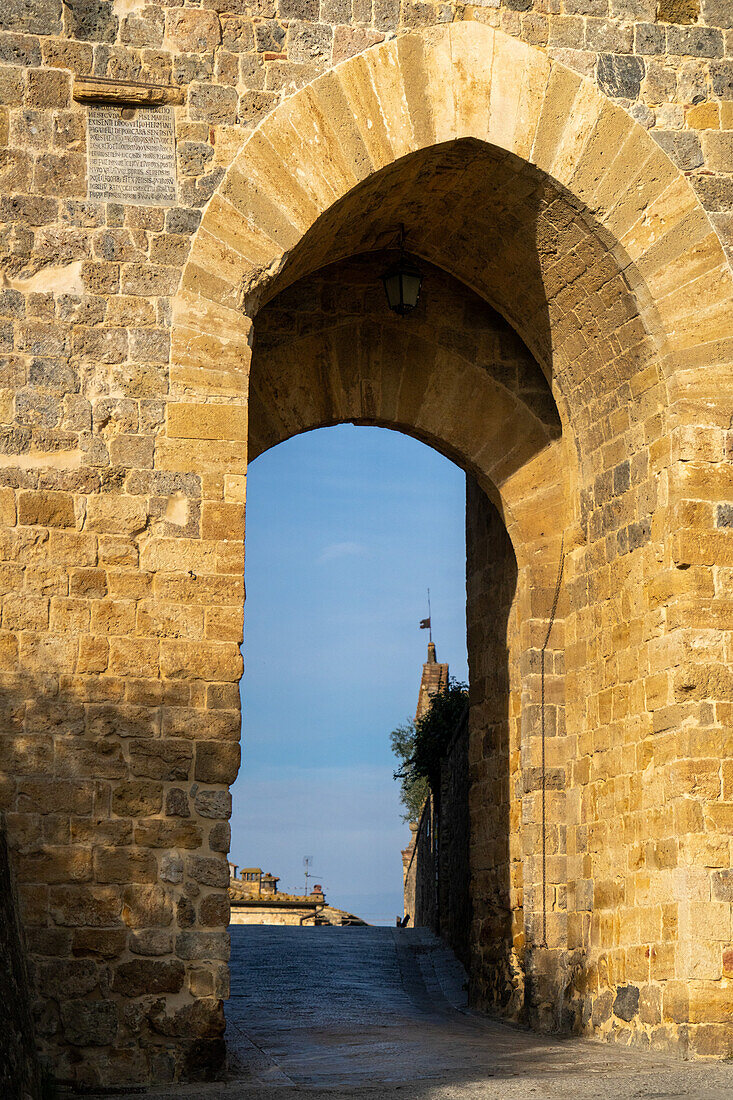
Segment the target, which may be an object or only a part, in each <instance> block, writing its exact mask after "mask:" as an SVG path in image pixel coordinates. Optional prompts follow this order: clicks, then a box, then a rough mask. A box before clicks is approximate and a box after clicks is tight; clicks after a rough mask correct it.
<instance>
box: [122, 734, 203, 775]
mask: <svg viewBox="0 0 733 1100" xmlns="http://www.w3.org/2000/svg"><path fill="white" fill-rule="evenodd" d="M192 761H193V748H192V746H191V744H190V743H188V742H186V741H183V740H160V741H157V740H156V741H152V740H151V741H132V742H131V744H130V767H131V770H132V773H133V775H136V776H143V777H145V778H149V779H162V780H168V781H175V780H180V779H188V776H189V772H190V770H191V764H192Z"/></svg>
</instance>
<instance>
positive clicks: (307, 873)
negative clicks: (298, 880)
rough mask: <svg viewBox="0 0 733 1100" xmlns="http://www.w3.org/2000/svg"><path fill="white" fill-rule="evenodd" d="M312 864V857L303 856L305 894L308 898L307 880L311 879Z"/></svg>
mask: <svg viewBox="0 0 733 1100" xmlns="http://www.w3.org/2000/svg"><path fill="white" fill-rule="evenodd" d="M312 862H313V856H303V867H304V868H305V893H306V897H307V896H308V879H309V878H312V877H313V876H312V875H311V863H312Z"/></svg>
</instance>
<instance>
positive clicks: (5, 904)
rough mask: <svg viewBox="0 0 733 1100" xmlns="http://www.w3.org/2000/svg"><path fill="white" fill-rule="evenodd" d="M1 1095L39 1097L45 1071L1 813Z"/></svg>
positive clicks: (8, 1098) (7, 1096)
mask: <svg viewBox="0 0 733 1100" xmlns="http://www.w3.org/2000/svg"><path fill="white" fill-rule="evenodd" d="M0 960H2V965H0V1095H2V1096H3V1097H6V1098H7V1100H11V1098H12V1097H16V1096H19V1097H38V1096H40V1095H41V1072H40V1068H39V1065H38V1057H37V1054H36V1045H35V1040H34V1037H33V1022H32V1017H31V1008H30V996H29V986H28V975H27V973H26V952H25V948H24V945H23V940H22V934H21V927H20V921H19V920H18V913H17V901H16V893H15V884H14V882H13V878H12V873H11V869H10V855H9V852H8V843H7V835H6V830H5V820H4V817H3V815H2V814H0Z"/></svg>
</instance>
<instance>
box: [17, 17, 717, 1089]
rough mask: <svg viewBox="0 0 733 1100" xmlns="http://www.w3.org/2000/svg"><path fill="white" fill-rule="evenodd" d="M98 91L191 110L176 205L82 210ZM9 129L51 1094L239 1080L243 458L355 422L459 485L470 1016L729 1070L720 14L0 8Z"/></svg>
mask: <svg viewBox="0 0 733 1100" xmlns="http://www.w3.org/2000/svg"><path fill="white" fill-rule="evenodd" d="M207 5H208V6H207ZM90 75H96V76H98V77H106V78H109V79H111V80H116V81H127V82H129V81H142V82H148V83H150V84H154V85H161V86H162V85H165V86H171V87H174V88H175V89H176V95H175V97H174V99H173V100H172V101H173V102H175V100H180V102H176V103H175V105H174V106H173V107H172V110H173V112H174V116H175V129H176V148H177V203H176V204H175V205H170V206H164V205H162V206H150V207H147V206H141V205H132V204H130V205H125V204H123V203H120V202H101V201H91V200H90V199H88V197H87V195H88V179H87V155H86V146H87V119H88V113H89V112H93V111H94V110H95V109H97V108H95V107H94V106H93V105H92V106H85V105H83V104H82V103H80V102H78V101H77V100H75V99H74V98H73V87H74V81H75V79H78V78H81V77H85V76H90ZM166 94H167V93H166ZM0 103H1V104H2V105H0V154H1V155H0V171H1V172H2V195H1V196H0V222H2V236H1V242H2V244H1V250H2V265H3V268H2V269H3V281H2V285H1V288H0V341H2V361H1V371H2V374H1V378H2V382H1V383H0V423H1V424H2V427H1V428H0V519H1V520H2V527H1V528H0V595H1V599H2V611H1V614H2V618H1V620H0V710H1V712H2V738H1V739H0V769H2V770H1V773H0V809H2V811H3V812H4V814H5V819H6V823H7V832H8V839H9V844H10V847H11V850H12V857H13V865H14V874H15V879H16V881H17V889H18V896H19V905H20V920H21V923H22V926H23V928H24V933H25V942H26V943H27V945H28V952H29V959H28V962H29V969H30V974H31V983H32V988H33V999H34V1027H35V1033H36V1041H37V1044H38V1047H39V1050H40V1052H41V1055H42V1057H43V1059H44V1060H45V1063H46V1064H47V1065H48V1066H50V1067H51V1068H52V1069H53V1072H54V1073H55V1075H56V1077H57V1078H58V1079H59V1080H61V1081H64V1082H70V1083H73V1084H75V1085H77V1086H80V1087H86V1086H98V1085H101V1086H108V1085H112V1084H114V1085H117V1086H120V1085H128V1084H129V1085H138V1084H141V1083H142V1084H144V1083H147V1082H151V1081H156V1082H164V1081H171V1080H180V1079H197V1078H201V1077H209V1076H212V1075H215V1074H216V1073H218V1072H219V1071H220V1069H221V1067H222V1065H223V1063H224V1058H225V1047H224V1039H223V1035H224V1018H223V1012H222V1002H223V999H224V998H225V997H226V996H227V989H228V970H227V958H228V951H229V943H228V936H227V933H226V927H227V923H228V920H229V902H228V898H227V886H228V882H229V874H228V866H227V861H226V853H227V850H228V846H229V826H228V817H229V813H230V795H229V790H228V788H229V784H231V783H232V782H233V780H234V778H235V776H236V774H237V770H238V767H239V759H240V753H239V736H240V713H239V690H238V681H239V677H240V675H241V670H242V658H241V654H240V649H239V646H240V643H241V639H242V615H243V610H242V609H243V599H244V585H243V567H244V508H245V483H246V466H247V459H248V456H249V457H254V456H256V454H258V453H260V451H262V450H264V449H266V448H267V447H269V446H274V445H275V444H276V443H278V442H280V441H281V440H283V439H286V438H288V437H289V436H291V435H293V434H295V433H297V432H300V431H304V430H308V429H310V428H316V427H320V426H322V425H325V424H333V423H339V422H344V421H351V422H356V423H370V424H381V425H383V426H386V427H391V428H394V429H396V430H401V431H406V432H409V433H411V434H413V435H415V436H416V437H417V438H420V439H422V440H424V441H425V442H428V443H430V444H431V445H433V446H435V447H437V448H438V449H439V450H441V451H442V452H443V453H444V454H446V455H448V457H450V458H452V459H454V460H455V461H457V462H458V463H459V464H460V465H461V466H462V467H463V468H464V469H465V470H466V472H467V473H468V475H469V477H470V479H471V481H470V484H471V485H475V489H476V492H474V489H473V488H471V489H470V490H469V495H468V513H467V527H468V531H469V552H468V558H469V575H468V622H469V651H470V652H469V658H470V668H471V675H472V683H471V692H472V696H471V698H472V712H471V719H470V737H471V746H470V760H469V769H470V771H469V774H470V777H471V789H470V792H469V798H470V808H471V861H472V863H471V865H472V878H471V892H472V904H473V917H474V920H473V926H472V927H473V931H472V945H471V951H472V954H471V959H472V974H471V982H472V991H473V996H474V999H475V1002H476V1003H477V1004H480V1005H481V1006H482V1007H485V1008H492V1009H494V1010H498V1011H501V1012H504V1013H505V1014H507V1015H509V1016H512V1017H518V1016H519V1015H521V1014H525V1016H528V1017H529V1018H530V1019H532V1020H533V1021H534V1022H535V1023H536V1024H538V1025H539V1026H542V1027H547V1028H561V1027H562V1028H570V1029H574V1030H575V1031H577V1032H582V1033H585V1034H595V1035H599V1036H604V1037H607V1038H609V1039H613V1040H617V1041H619V1042H621V1043H626V1044H637V1045H639V1046H641V1047H654V1048H665V1049H674V1050H677V1051H679V1052H680V1053H681V1054H683V1055H690V1056H696V1057H697V1056H700V1057H705V1056H709V1057H721V1056H725V1055H726V1054H729V1053H730V1052H731V1042H732V1041H733V1040H732V1037H731V1031H732V1026H731V1013H732V1012H733V1006H732V1003H731V996H730V988H729V984H730V979H731V978H733V933H732V929H731V904H732V903H733V879H732V878H731V869H730V857H731V834H732V833H733V759H732V756H733V752H732V749H733V743H732V741H731V734H732V729H733V651H732V648H731V646H732V644H733V643H732V639H733V633H732V631H733V626H732V624H733V603H732V602H731V598H730V587H731V581H732V579H733V572H732V570H733V472H732V471H733V466H732V465H731V457H732V456H733V441H732V439H731V423H732V422H733V314H732V307H731V291H732V288H733V279H732V277H731V270H730V264H729V259H728V257H730V254H731V253H730V250H731V246H732V245H733V151H732V149H733V13H732V12H731V6H730V3H729V0H490V2H489V3H485V4H481V5H476V6H471V5H462V4H460V5H459V4H451V3H443V2H440V3H429V2H422V0H415V2H403V3H399V2H397V0H348V2H345V0H322V2H320V3H319V2H317V0H272V2H270V0H203V2H202V4H201V5H200V6H199V5H194V4H192V3H188V2H185V3H180V4H178V5H176V6H170V7H165V6H159V5H152V4H146V3H145V2H144V0H114V2H111V0H68V2H67V3H64V4H62V3H61V0H9V2H8V4H7V6H4V7H3V10H2V12H1V13H0ZM140 110H145V108H140ZM400 222H403V223H404V224H405V228H406V233H407V244H408V249H409V250H410V252H411V253H412V254H413V255H414V256H415V257H417V258H418V260H419V262H420V264H421V266H423V268H424V271H425V282H424V290H423V294H422V296H421V304H420V307H419V308H418V310H417V311H416V313H415V314H414V315H413V316H411V317H407V318H404V319H399V318H397V317H394V316H392V315H389V316H387V312H388V311H387V310H386V306H385V305H384V302H383V297H382V291H381V287H380V285H379V275H380V273H381V271H382V270H383V269H384V266H385V264H386V262H387V261H388V260H389V259H390V257H391V258H392V259H393V258H394V252H393V251H391V249H392V246H393V244H394V241H395V239H396V237H395V234H396V229H397V226H398V225H399V223H400ZM726 250H727V251H726ZM487 500H488V501H490V502H491V507H492V508H493V509H494V511H492V512H487V511H486V508H487V504H486V502H487ZM561 565H562V573H561V574H560V569H561ZM559 575H561V586H560V602H559V606H558V608H557V614H556V617H555V621H554V624H553V625H552V629H551V630H550V629H549V627H550V615H551V611H552V605H553V598H554V592H555V585H556V582H557V579H558V576H559ZM543 651H544V658H543V657H542V653H543ZM542 660H544V666H545V680H544V686H545V706H544V708H542V706H541V695H542V683H541V676H540V665H541V661H542ZM543 719H544V727H545V750H546V752H545V767H544V769H543V768H542V753H541V743H542V738H541V728H542V725H543ZM543 788H544V790H545V801H546V805H545V814H544V819H543V814H542V805H541V801H542V800H541V793H542V789H543ZM543 838H544V840H545V846H546V857H547V858H546V860H545V861H544V864H543V861H542V859H541V849H542V839H543ZM495 934H500V936H501V942H495V940H492V939H491V937H493V936H495ZM489 941H491V942H489ZM507 990H508V991H509V992H508V993H507Z"/></svg>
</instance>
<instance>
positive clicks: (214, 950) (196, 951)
mask: <svg viewBox="0 0 733 1100" xmlns="http://www.w3.org/2000/svg"><path fill="white" fill-rule="evenodd" d="M176 954H177V955H178V957H179V958H181V959H222V960H223V961H226V960H227V959H228V958H229V934H228V932H179V934H178V935H177V936H176Z"/></svg>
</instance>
